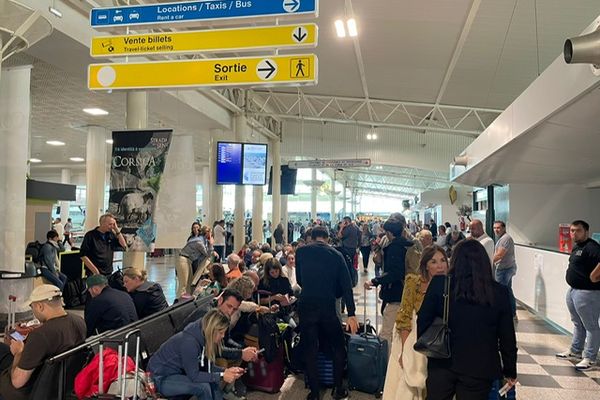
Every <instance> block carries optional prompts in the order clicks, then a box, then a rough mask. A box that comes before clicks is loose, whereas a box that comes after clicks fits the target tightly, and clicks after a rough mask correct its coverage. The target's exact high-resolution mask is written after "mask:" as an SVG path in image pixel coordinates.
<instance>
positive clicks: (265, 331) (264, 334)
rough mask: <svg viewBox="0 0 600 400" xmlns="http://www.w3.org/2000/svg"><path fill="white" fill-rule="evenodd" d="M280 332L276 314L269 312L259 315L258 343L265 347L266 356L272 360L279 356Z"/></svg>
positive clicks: (269, 360) (262, 347)
mask: <svg viewBox="0 0 600 400" xmlns="http://www.w3.org/2000/svg"><path fill="white" fill-rule="evenodd" d="M279 339H280V332H279V326H278V325H277V317H276V315H275V314H271V313H267V314H261V315H259V316H258V345H259V346H260V349H265V352H264V353H263V354H264V357H265V360H267V362H271V361H273V360H274V359H275V357H276V356H277V352H278V350H279V345H280V340H279Z"/></svg>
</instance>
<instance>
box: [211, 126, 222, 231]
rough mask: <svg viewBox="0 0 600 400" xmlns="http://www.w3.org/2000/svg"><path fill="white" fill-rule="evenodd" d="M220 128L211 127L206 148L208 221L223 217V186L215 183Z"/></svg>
mask: <svg viewBox="0 0 600 400" xmlns="http://www.w3.org/2000/svg"><path fill="white" fill-rule="evenodd" d="M222 133H223V131H222V130H221V129H211V130H210V139H209V142H208V143H209V150H208V168H209V169H210V173H209V175H210V182H209V188H210V195H209V199H210V210H211V211H210V214H209V215H210V218H209V220H208V223H210V224H212V223H213V222H214V221H218V220H221V219H223V186H221V185H217V139H218V138H219V137H220V136H221V135H222Z"/></svg>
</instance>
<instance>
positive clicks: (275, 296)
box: [258, 258, 294, 306]
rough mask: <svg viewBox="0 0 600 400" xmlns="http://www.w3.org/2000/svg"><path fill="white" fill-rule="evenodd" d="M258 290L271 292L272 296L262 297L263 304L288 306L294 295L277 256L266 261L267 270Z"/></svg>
mask: <svg viewBox="0 0 600 400" xmlns="http://www.w3.org/2000/svg"><path fill="white" fill-rule="evenodd" d="M258 290H262V291H265V292H269V293H271V295H270V296H268V297H264V298H261V299H260V302H261V304H263V305H267V304H271V303H272V304H281V305H284V306H287V305H288V304H289V297H290V296H293V295H294V291H293V290H292V285H291V284H290V280H289V279H288V278H287V277H285V276H283V274H282V272H281V263H280V262H279V261H278V260H277V259H276V258H270V259H269V260H268V261H267V262H266V263H265V271H264V275H263V278H262V279H261V281H260V283H259V285H258Z"/></svg>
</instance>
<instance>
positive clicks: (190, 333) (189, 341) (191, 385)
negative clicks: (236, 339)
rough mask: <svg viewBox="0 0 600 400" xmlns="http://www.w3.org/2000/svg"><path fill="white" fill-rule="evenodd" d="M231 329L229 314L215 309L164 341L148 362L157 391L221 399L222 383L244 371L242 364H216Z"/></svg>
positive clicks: (235, 378) (201, 399)
mask: <svg viewBox="0 0 600 400" xmlns="http://www.w3.org/2000/svg"><path fill="white" fill-rule="evenodd" d="M228 329H229V318H228V317H227V315H225V314H224V313H223V312H222V311H220V310H218V309H212V310H210V311H209V312H208V313H207V314H206V315H205V316H204V317H203V318H202V320H201V321H196V322H192V323H190V324H189V325H188V326H186V327H185V329H184V330H183V331H182V332H179V333H177V334H176V335H175V336H173V337H171V338H170V339H169V340H167V341H166V342H165V343H163V344H162V345H161V346H160V348H159V349H158V351H157V352H156V353H154V354H153V355H152V357H150V361H149V363H148V370H149V371H151V372H152V373H153V374H154V380H155V382H156V387H157V389H158V391H159V392H160V393H161V394H162V395H164V396H167V397H173V396H182V395H188V396H196V397H197V398H198V399H199V400H213V399H222V398H223V391H222V389H221V382H224V383H225V384H226V385H231V384H233V383H235V381H236V380H237V379H239V378H241V377H242V375H243V374H244V372H245V370H244V369H243V368H240V367H230V368H226V369H223V368H220V367H218V366H216V365H215V364H214V363H215V360H216V359H217V357H219V356H220V355H221V352H222V349H223V338H224V337H225V333H226V332H227V330H228Z"/></svg>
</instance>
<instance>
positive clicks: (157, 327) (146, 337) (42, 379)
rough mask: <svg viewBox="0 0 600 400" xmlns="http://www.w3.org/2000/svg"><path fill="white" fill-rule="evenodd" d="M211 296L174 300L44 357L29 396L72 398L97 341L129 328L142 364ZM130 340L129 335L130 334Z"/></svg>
mask: <svg viewBox="0 0 600 400" xmlns="http://www.w3.org/2000/svg"><path fill="white" fill-rule="evenodd" d="M211 301H212V297H203V298H201V299H196V300H193V301H192V300H189V301H185V302H180V303H177V304H175V305H173V306H171V307H169V308H167V309H165V310H163V311H161V312H159V313H156V314H153V315H150V316H148V317H146V318H144V319H141V320H139V321H136V322H134V323H131V324H129V325H127V326H124V327H122V328H119V329H117V330H113V331H109V332H105V333H103V334H101V335H98V336H95V337H92V338H89V339H88V340H86V341H85V342H84V343H82V344H81V345H79V346H77V347H75V348H73V349H71V350H68V351H66V352H64V353H62V354H58V355H56V356H54V357H52V358H49V359H48V360H46V362H45V363H44V365H43V366H42V367H41V369H40V371H39V373H38V375H37V377H36V381H35V383H34V386H33V388H32V391H31V394H30V396H29V398H30V399H32V400H34V399H35V400H39V399H47V400H66V399H73V398H74V397H73V383H74V381H75V376H76V375H77V373H78V372H79V371H81V370H82V369H83V367H84V366H85V365H86V363H87V362H88V361H89V360H90V359H91V357H92V356H93V355H94V350H95V349H97V347H98V346H99V344H100V342H101V341H104V340H106V339H113V340H115V339H116V340H123V339H124V337H125V335H126V334H127V333H128V332H131V331H132V330H135V329H139V330H140V338H141V341H140V353H141V354H140V360H141V361H140V363H141V365H140V367H142V368H145V367H146V364H147V363H148V360H149V359H150V356H151V355H152V354H154V352H155V351H157V350H158V348H159V347H160V346H161V344H163V343H164V342H165V341H166V340H167V339H169V338H170V337H171V336H173V335H174V334H175V333H177V332H178V331H180V330H181V329H183V326H182V325H183V322H184V320H185V318H186V317H187V316H188V315H190V314H191V313H192V312H194V310H196V309H197V308H200V307H206V306H207V304H208V303H210V302H211ZM130 340H131V341H133V340H134V339H133V338H130ZM128 348H129V351H128V352H129V355H130V356H131V357H134V356H135V354H134V353H135V343H129V346H128Z"/></svg>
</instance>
